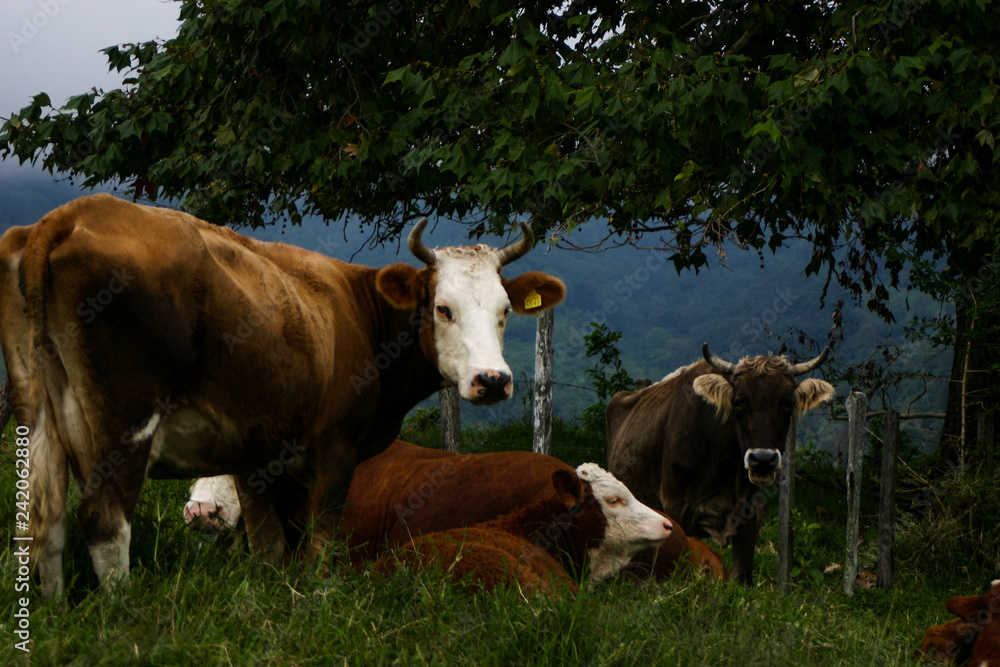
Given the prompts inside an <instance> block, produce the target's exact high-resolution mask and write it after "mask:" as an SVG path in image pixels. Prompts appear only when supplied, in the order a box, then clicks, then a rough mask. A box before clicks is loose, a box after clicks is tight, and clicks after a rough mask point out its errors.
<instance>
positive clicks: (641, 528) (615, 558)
mask: <svg viewBox="0 0 1000 667" xmlns="http://www.w3.org/2000/svg"><path fill="white" fill-rule="evenodd" d="M576 474H577V475H579V476H580V479H583V480H586V481H588V482H590V488H591V492H592V493H593V494H594V498H595V499H596V500H597V502H598V503H600V506H601V509H602V510H603V512H604V517H605V519H606V520H607V527H606V528H605V531H604V539H603V540H602V541H601V543H600V545H599V546H597V547H596V548H593V549H591V550H590V552H589V553H588V554H587V556H588V558H589V560H590V578H591V579H592V580H594V581H600V580H602V579H607V578H608V577H610V576H611V575H613V574H614V573H616V572H618V571H619V570H621V569H622V568H623V567H625V566H626V565H628V563H629V561H631V560H632V557H633V556H635V555H636V554H637V553H639V552H640V551H643V550H644V549H651V548H654V547H657V546H659V545H660V543H661V542H663V540H665V539H667V538H668V537H670V533H671V531H672V530H673V524H672V523H671V522H670V519H668V518H667V517H666V516H664V515H663V514H660V513H659V512H656V511H655V510H653V509H651V508H650V507H647V506H646V505H643V504H642V503H641V502H639V501H638V500H637V499H636V497H635V496H633V495H632V492H631V491H629V490H628V487H626V486H625V485H624V484H622V483H621V482H620V481H618V479H617V478H616V477H615V476H614V475H612V474H611V473H610V472H608V471H606V470H604V469H603V468H601V467H600V466H598V465H597V464H596V463H584V464H583V465H581V466H579V467H578V468H577V469H576Z"/></svg>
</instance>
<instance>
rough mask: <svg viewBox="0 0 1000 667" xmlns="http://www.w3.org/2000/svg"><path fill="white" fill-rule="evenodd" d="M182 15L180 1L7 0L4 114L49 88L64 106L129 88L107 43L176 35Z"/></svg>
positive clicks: (0, 38) (2, 19)
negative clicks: (95, 91)
mask: <svg viewBox="0 0 1000 667" xmlns="http://www.w3.org/2000/svg"><path fill="white" fill-rule="evenodd" d="M179 14H180V3H179V2H174V1H172V0H170V1H168V0H0V117H3V118H7V117H8V116H9V115H10V113H11V112H12V111H17V110H19V109H21V108H22V107H24V106H26V105H27V104H28V103H29V102H30V101H31V97H32V96H33V95H35V94H37V93H41V92H45V93H48V94H49V96H50V97H51V98H52V102H53V103H54V104H56V105H57V106H58V105H61V104H62V103H63V102H65V101H66V99H67V98H69V97H71V96H73V95H78V94H80V93H84V92H87V91H89V90H90V89H91V88H95V87H96V88H103V89H105V90H109V89H112V88H119V87H121V80H122V75H121V74H119V73H118V72H108V63H107V59H106V58H105V56H104V54H103V53H101V49H103V48H105V47H108V46H112V45H115V44H124V43H126V42H147V41H149V40H151V39H155V38H157V37H159V38H162V39H170V38H171V37H174V36H176V34H177V28H178V26H179V25H180V23H179V21H178V15H179ZM10 162H11V161H10V160H7V161H5V165H4V166H6V167H8V168H9V167H10V165H9V164H8V163H10Z"/></svg>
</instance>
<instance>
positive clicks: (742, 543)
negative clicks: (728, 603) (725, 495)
mask: <svg viewBox="0 0 1000 667" xmlns="http://www.w3.org/2000/svg"><path fill="white" fill-rule="evenodd" d="M746 502H751V503H753V511H752V514H751V515H750V516H749V517H748V518H747V520H746V523H744V524H743V525H742V526H740V527H739V529H737V531H736V534H735V535H733V568H732V570H730V572H729V580H730V581H738V582H740V583H741V584H746V585H748V586H750V585H752V584H753V556H754V548H755V547H756V546H757V536H758V535H759V533H760V524H761V520H762V517H763V515H764V506H763V503H762V501H761V499H760V494H754V496H753V498H752V499H750V500H749V501H746Z"/></svg>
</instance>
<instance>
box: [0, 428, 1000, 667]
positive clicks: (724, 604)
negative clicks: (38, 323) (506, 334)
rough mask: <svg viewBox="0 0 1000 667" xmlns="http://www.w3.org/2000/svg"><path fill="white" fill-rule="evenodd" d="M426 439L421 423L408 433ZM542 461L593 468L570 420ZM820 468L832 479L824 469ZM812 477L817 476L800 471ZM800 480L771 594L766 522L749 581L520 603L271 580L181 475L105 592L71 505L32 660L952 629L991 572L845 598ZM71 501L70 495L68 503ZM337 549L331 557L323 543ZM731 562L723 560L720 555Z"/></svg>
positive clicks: (739, 657)
mask: <svg viewBox="0 0 1000 667" xmlns="http://www.w3.org/2000/svg"><path fill="white" fill-rule="evenodd" d="M404 437H405V438H406V439H409V440H411V441H413V442H417V443H418V444H431V443H432V442H433V441H434V438H435V437H436V432H435V431H434V430H433V428H432V427H429V428H418V429H416V430H412V431H410V432H408V433H406V434H405V435H404ZM466 440H467V441H468V442H469V444H470V447H471V448H475V449H476V450H482V451H485V450H486V449H498V448H500V449H515V448H516V449H528V448H530V427H528V426H527V425H525V424H512V425H507V426H502V427H496V428H493V429H491V430H485V429H477V430H474V431H471V432H469V433H468V434H467V435H466ZM554 447H555V452H554V453H555V454H556V455H557V456H559V457H560V458H563V459H564V460H566V461H568V462H570V463H573V464H576V463H580V462H582V461H584V460H596V461H598V462H603V461H602V459H603V456H602V454H601V452H602V443H601V439H600V438H595V437H594V436H593V435H591V434H587V433H582V432H580V431H578V430H577V429H575V428H573V427H571V426H568V425H566V424H562V423H559V424H558V425H557V428H556V442H555V445H554ZM13 459H14V455H13V451H12V447H11V441H10V432H9V431H8V433H7V434H6V435H5V437H4V442H3V445H2V447H0V494H2V497H3V501H2V502H0V536H2V537H3V542H2V544H3V551H2V552H0V627H2V632H0V664H5V665H6V664H18V663H23V664H27V663H28V660H29V655H26V654H24V653H23V652H22V651H20V650H18V649H17V648H16V647H15V644H16V643H17V642H18V641H19V639H18V637H16V636H15V634H14V629H15V626H16V621H17V619H15V618H14V616H13V614H14V611H15V609H16V608H17V607H18V604H17V600H18V598H20V597H22V596H24V594H23V593H16V592H15V590H14V586H15V579H16V577H17V564H16V562H15V561H14V560H13V559H12V551H13V546H12V545H13V542H12V540H11V528H12V526H13V522H14V511H15V510H14V481H15V477H14V474H13ZM823 474H826V475H828V476H831V478H832V477H833V476H836V475H838V474H841V473H839V472H837V471H833V470H832V469H828V470H825V471H824V472H823ZM811 477H814V478H815V476H813V475H811ZM819 481H820V482H821V483H819V484H817V483H810V482H809V481H806V480H801V479H800V481H799V483H798V498H797V501H798V502H797V510H796V516H795V520H796V524H795V525H796V527H797V528H798V530H797V533H796V546H797V561H796V562H797V568H798V578H797V581H796V584H795V586H794V587H793V589H792V591H791V592H789V593H787V594H782V593H779V592H778V591H777V590H776V589H775V587H774V584H773V577H774V572H775V569H776V565H775V562H776V554H775V550H774V535H775V523H776V522H775V520H774V514H775V513H774V512H773V511H772V512H770V513H769V516H768V519H767V520H766V521H765V528H764V534H763V535H762V539H761V541H760V543H759V546H758V566H757V571H756V578H757V582H758V583H757V585H756V586H755V587H752V588H745V587H740V586H737V585H729V584H716V583H713V582H708V581H705V580H702V579H695V578H691V577H680V578H678V579H675V580H673V581H671V582H668V583H666V584H662V585H652V584H645V585H638V584H635V583H631V582H624V581H622V582H619V581H614V582H610V583H607V584H602V585H595V586H587V587H585V588H584V589H583V590H582V591H581V593H580V595H579V596H577V597H576V598H575V599H569V598H567V599H558V600H553V599H548V598H545V597H541V596H536V597H531V598H525V597H523V596H522V595H521V594H520V592H519V591H517V590H516V589H506V590H502V591H499V592H495V593H493V594H476V595H472V594H469V593H468V592H467V591H465V590H464V589H463V588H462V586H461V584H458V583H455V582H453V581H451V580H448V579H445V578H442V577H441V576H440V575H433V574H424V575H415V574H413V573H410V572H398V573H396V574H394V575H393V576H392V577H391V578H389V579H372V578H369V576H368V573H367V572H364V573H355V572H352V571H342V570H341V569H335V571H334V573H333V575H332V576H329V577H326V578H323V577H319V576H316V574H315V573H314V569H313V568H311V567H309V566H307V565H305V564H302V563H293V564H291V565H288V566H286V567H283V568H280V569H275V568H272V567H269V566H266V565H264V564H262V563H260V562H259V561H256V560H255V559H253V558H251V557H250V556H249V555H247V554H246V553H245V552H244V551H243V550H241V549H234V548H232V545H231V544H229V543H226V542H224V541H212V540H209V539H207V538H202V537H200V536H196V535H194V534H192V533H191V532H189V531H187V530H186V529H185V527H184V525H183V521H182V517H181V508H182V506H183V503H184V501H185V500H186V498H187V493H186V492H187V483H186V482H147V485H146V487H145V488H144V495H143V500H142V503H141V505H140V507H139V511H138V514H137V517H136V520H135V522H134V525H133V532H132V545H131V561H132V572H131V575H130V577H129V579H128V580H127V583H126V584H125V585H124V586H122V587H121V588H120V589H119V590H117V591H116V592H115V593H113V594H105V593H101V592H98V591H96V585H97V582H96V580H95V578H94V576H93V574H92V571H91V566H90V559H89V555H88V554H87V550H86V548H85V546H84V545H83V540H82V535H81V534H80V531H79V526H78V525H77V524H76V523H75V517H74V514H73V509H72V508H71V510H70V515H71V517H72V518H71V524H70V530H69V538H68V539H69V542H70V546H69V548H68V549H67V557H66V560H67V564H66V572H67V585H68V587H69V589H70V592H69V595H68V596H67V599H66V600H64V601H60V602H54V603H51V604H46V603H43V602H42V601H41V599H40V595H39V594H38V592H37V591H34V590H33V591H32V592H31V593H30V594H29V597H30V605H29V609H30V612H31V616H30V632H31V652H30V662H31V664H35V665H63V664H73V665H97V664H102V665H103V664H107V665H118V664H170V665H175V664H176V665H188V664H190V665H205V664H234V665H248V664H261V665H265V664H266V665H270V664H278V665H330V664H345V665H365V666H367V665H382V664H401V665H425V664H427V665H434V664H440V665H639V664H649V665H762V666H765V665H766V666H771V665H909V664H918V663H917V661H915V660H914V658H913V653H914V650H915V648H916V647H917V646H918V645H919V642H920V640H921V638H922V636H923V633H924V630H925V629H926V628H927V627H928V626H929V625H932V624H937V623H940V622H943V621H944V620H947V618H948V614H947V612H946V611H945V609H944V606H943V602H944V600H945V599H946V598H947V597H950V596H951V595H954V594H971V593H974V592H979V591H981V590H983V589H984V587H985V585H987V584H988V582H989V580H990V579H991V578H993V577H995V576H996V573H995V572H990V571H987V570H986V569H980V570H973V571H966V570H963V569H962V567H961V564H960V563H959V562H956V563H955V567H954V571H936V572H935V573H934V576H931V574H929V573H928V572H926V571H925V570H924V569H922V567H921V563H920V562H918V560H919V559H917V558H909V559H908V560H905V561H903V562H900V563H899V565H898V567H897V577H898V579H899V584H898V586H897V587H896V588H895V589H893V590H878V589H867V590H859V591H858V592H857V594H856V595H855V596H854V597H853V598H848V597H845V596H844V595H843V593H842V592H841V579H842V574H841V572H840V571H839V570H838V571H834V572H831V573H827V574H823V573H822V570H823V569H824V568H825V567H826V566H827V565H828V564H830V563H842V562H843V547H844V539H845V538H844V521H843V516H844V509H843V505H844V500H843V498H842V497H841V496H840V495H839V494H838V493H837V492H836V490H835V489H834V490H830V489H828V488H827V487H828V486H831V485H829V484H823V483H822V481H823V480H822V479H820V480H819ZM866 496H867V497H866V502H865V507H864V516H863V518H862V523H863V525H864V526H866V528H865V537H866V538H867V539H866V541H865V542H864V543H863V545H862V562H861V565H862V568H865V567H869V566H871V561H872V559H873V550H874V546H873V544H874V536H873V531H874V523H875V519H874V503H875V502H877V498H876V497H875V494H866ZM71 507H72V502H71ZM331 550H332V551H333V552H336V550H337V547H336V546H335V545H334V546H333V547H331ZM724 553H725V556H726V558H727V559H728V557H729V554H728V550H726V551H725V552H724Z"/></svg>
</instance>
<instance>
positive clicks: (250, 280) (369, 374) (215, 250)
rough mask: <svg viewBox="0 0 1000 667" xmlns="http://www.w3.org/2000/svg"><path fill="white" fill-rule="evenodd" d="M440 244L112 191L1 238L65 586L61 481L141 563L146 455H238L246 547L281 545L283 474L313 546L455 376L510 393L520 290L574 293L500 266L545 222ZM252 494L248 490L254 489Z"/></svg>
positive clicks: (24, 404) (466, 383) (0, 315)
mask: <svg viewBox="0 0 1000 667" xmlns="http://www.w3.org/2000/svg"><path fill="white" fill-rule="evenodd" d="M425 225H426V220H424V221H421V222H420V223H418V224H417V225H416V226H415V227H414V229H413V232H412V233H411V235H410V241H409V243H410V247H411V249H412V250H413V252H414V253H415V254H416V255H417V257H418V258H419V259H421V260H423V263H424V266H423V267H421V268H416V267H413V266H410V265H408V264H402V263H400V264H393V265H390V266H387V267H384V268H381V269H376V268H369V267H364V266H357V265H352V264H347V263H345V262H341V261H338V260H335V259H331V258H329V257H326V256H324V255H320V254H318V253H313V252H309V251H307V250H303V249H301V248H297V247H294V246H289V245H285V244H282V243H265V242H260V241H254V240H252V239H248V238H246V237H244V236H241V235H240V234H238V233H236V232H234V231H233V230H231V229H227V228H224V227H218V226H215V225H210V224H208V223H206V222H204V221H202V220H198V219H197V218H194V217H192V216H190V215H187V214H185V213H182V212H179V211H174V210H170V209H164V208H155V207H149V206H140V205H137V204H133V203H130V202H126V201H123V200H121V199H117V198H115V197H112V196H110V195H93V196H90V197H83V198H80V199H78V200H76V201H73V202H71V203H69V204H67V205H65V206H63V207H61V208H59V209H57V210H55V211H53V212H51V213H50V214H48V215H46V216H45V217H44V218H43V219H42V220H40V221H39V222H38V223H36V224H34V225H31V226H28V227H12V228H11V229H9V230H8V231H7V232H6V233H5V234H4V235H3V238H2V239H0V344H2V347H3V354H4V357H5V359H6V361H7V366H8V372H9V375H10V379H11V383H12V386H13V389H14V392H13V393H14V397H15V411H16V414H17V418H18V422H19V423H20V424H22V425H24V426H25V427H27V428H29V429H30V432H31V434H32V437H31V440H30V454H31V459H32V467H31V472H30V477H29V483H30V485H31V500H30V508H29V509H30V513H31V519H32V520H31V524H30V532H29V535H30V536H31V537H32V538H33V539H34V542H33V549H32V555H33V558H34V563H35V564H36V565H37V566H38V569H39V570H40V573H41V578H42V586H43V590H44V591H45V592H46V593H57V592H59V591H61V590H62V586H63V574H62V551H63V547H64V543H65V520H66V495H67V488H68V484H69V479H70V476H72V477H73V478H74V479H75V480H76V482H77V485H78V486H79V487H80V490H81V502H80V508H79V516H80V523H81V527H82V529H83V533H84V536H85V538H86V540H87V544H88V546H89V548H90V553H91V557H92V560H93V562H94V569H95V571H96V572H97V575H98V577H99V579H100V580H101V581H102V582H109V583H110V582H114V581H116V580H118V579H120V578H121V577H122V576H124V575H125V574H126V573H127V572H128V569H129V557H128V545H129V535H130V532H131V523H132V518H133V515H134V512H135V507H136V504H137V503H138V501H139V496H140V492H141V487H142V483H143V481H144V480H145V479H146V477H147V476H148V477H153V478H195V477H207V476H215V475H225V474H231V475H234V476H235V483H236V489H237V490H238V491H239V494H240V498H241V499H243V498H247V499H248V503H246V504H245V505H244V506H243V508H242V513H243V517H244V521H245V522H246V527H247V532H248V534H249V536H250V544H251V548H252V549H253V551H254V552H255V553H258V554H261V555H262V556H264V557H265V558H266V559H268V560H270V561H276V560H278V559H279V558H280V556H281V554H282V553H283V551H284V547H285V539H284V532H283V528H282V525H281V522H280V520H279V518H278V516H277V511H276V509H275V507H276V504H275V497H276V496H279V495H280V493H281V488H280V487H281V484H282V481H281V480H289V479H291V480H294V483H295V484H297V485H299V486H300V488H303V489H305V491H306V495H307V502H306V505H307V506H306V508H305V514H306V520H307V521H308V523H309V525H310V526H311V527H312V532H311V539H310V548H311V552H312V554H313V555H314V556H320V555H321V554H322V553H323V552H324V550H325V548H326V544H327V542H328V541H329V540H330V538H331V537H332V536H333V532H334V527H335V525H336V523H337V517H338V509H337V508H338V506H339V503H340V501H342V500H343V498H344V495H345V494H346V491H347V487H348V483H349V482H350V479H351V474H352V472H353V470H354V467H355V466H356V465H357V464H358V462H359V461H363V460H365V459H367V458H370V457H371V456H374V455H375V454H377V453H379V452H380V451H382V450H383V449H385V448H386V447H387V446H388V445H389V444H390V443H391V442H392V441H393V439H394V438H395V437H396V435H397V434H398V433H399V429H400V426H401V425H402V421H403V419H404V417H405V416H406V413H407V412H408V411H409V410H410V409H411V408H412V407H413V406H414V405H416V404H417V403H418V402H420V401H421V400H423V399H424V398H426V397H427V396H430V395H431V394H433V393H434V392H435V391H437V390H438V389H440V388H441V387H443V386H449V385H456V386H458V387H459V388H460V389H461V392H462V396H463V397H465V398H467V399H468V400H470V401H472V402H474V403H483V404H488V403H494V402H496V401H500V400H504V399H506V398H509V397H510V395H511V387H510V375H511V372H510V369H509V368H508V366H507V364H506V363H505V362H504V360H503V357H502V355H501V353H500V351H501V349H502V344H501V341H502V337H503V329H504V319H505V317H506V314H507V313H508V312H509V310H511V309H513V310H514V311H515V312H519V313H525V314H532V315H533V314H536V313H539V312H541V311H543V310H545V309H547V308H551V307H553V306H555V305H556V304H558V303H559V302H560V301H561V300H562V299H563V297H564V295H565V287H564V286H563V284H562V282H561V281H559V280H558V279H556V278H552V277H551V276H548V275H546V274H544V273H538V272H529V273H526V274H524V275H521V276H518V277H515V278H507V277H505V276H502V275H501V269H502V267H503V266H504V265H505V264H509V263H510V262H512V261H514V260H515V259H517V258H518V257H520V256H522V255H524V254H525V253H526V252H528V250H530V249H531V247H532V246H533V244H534V237H533V236H532V234H531V230H530V228H529V227H528V226H527V225H525V224H522V225H521V229H522V231H523V233H524V236H523V238H522V239H521V240H520V241H519V242H517V243H515V244H513V245H511V246H508V247H506V248H502V249H500V250H495V249H492V248H490V247H488V246H484V245H480V246H476V247H474V248H462V249H444V250H437V251H434V250H430V249H429V248H427V247H426V246H425V245H424V244H423V242H422V241H421V235H422V233H423V230H424V227H425ZM250 501H252V502H250Z"/></svg>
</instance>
